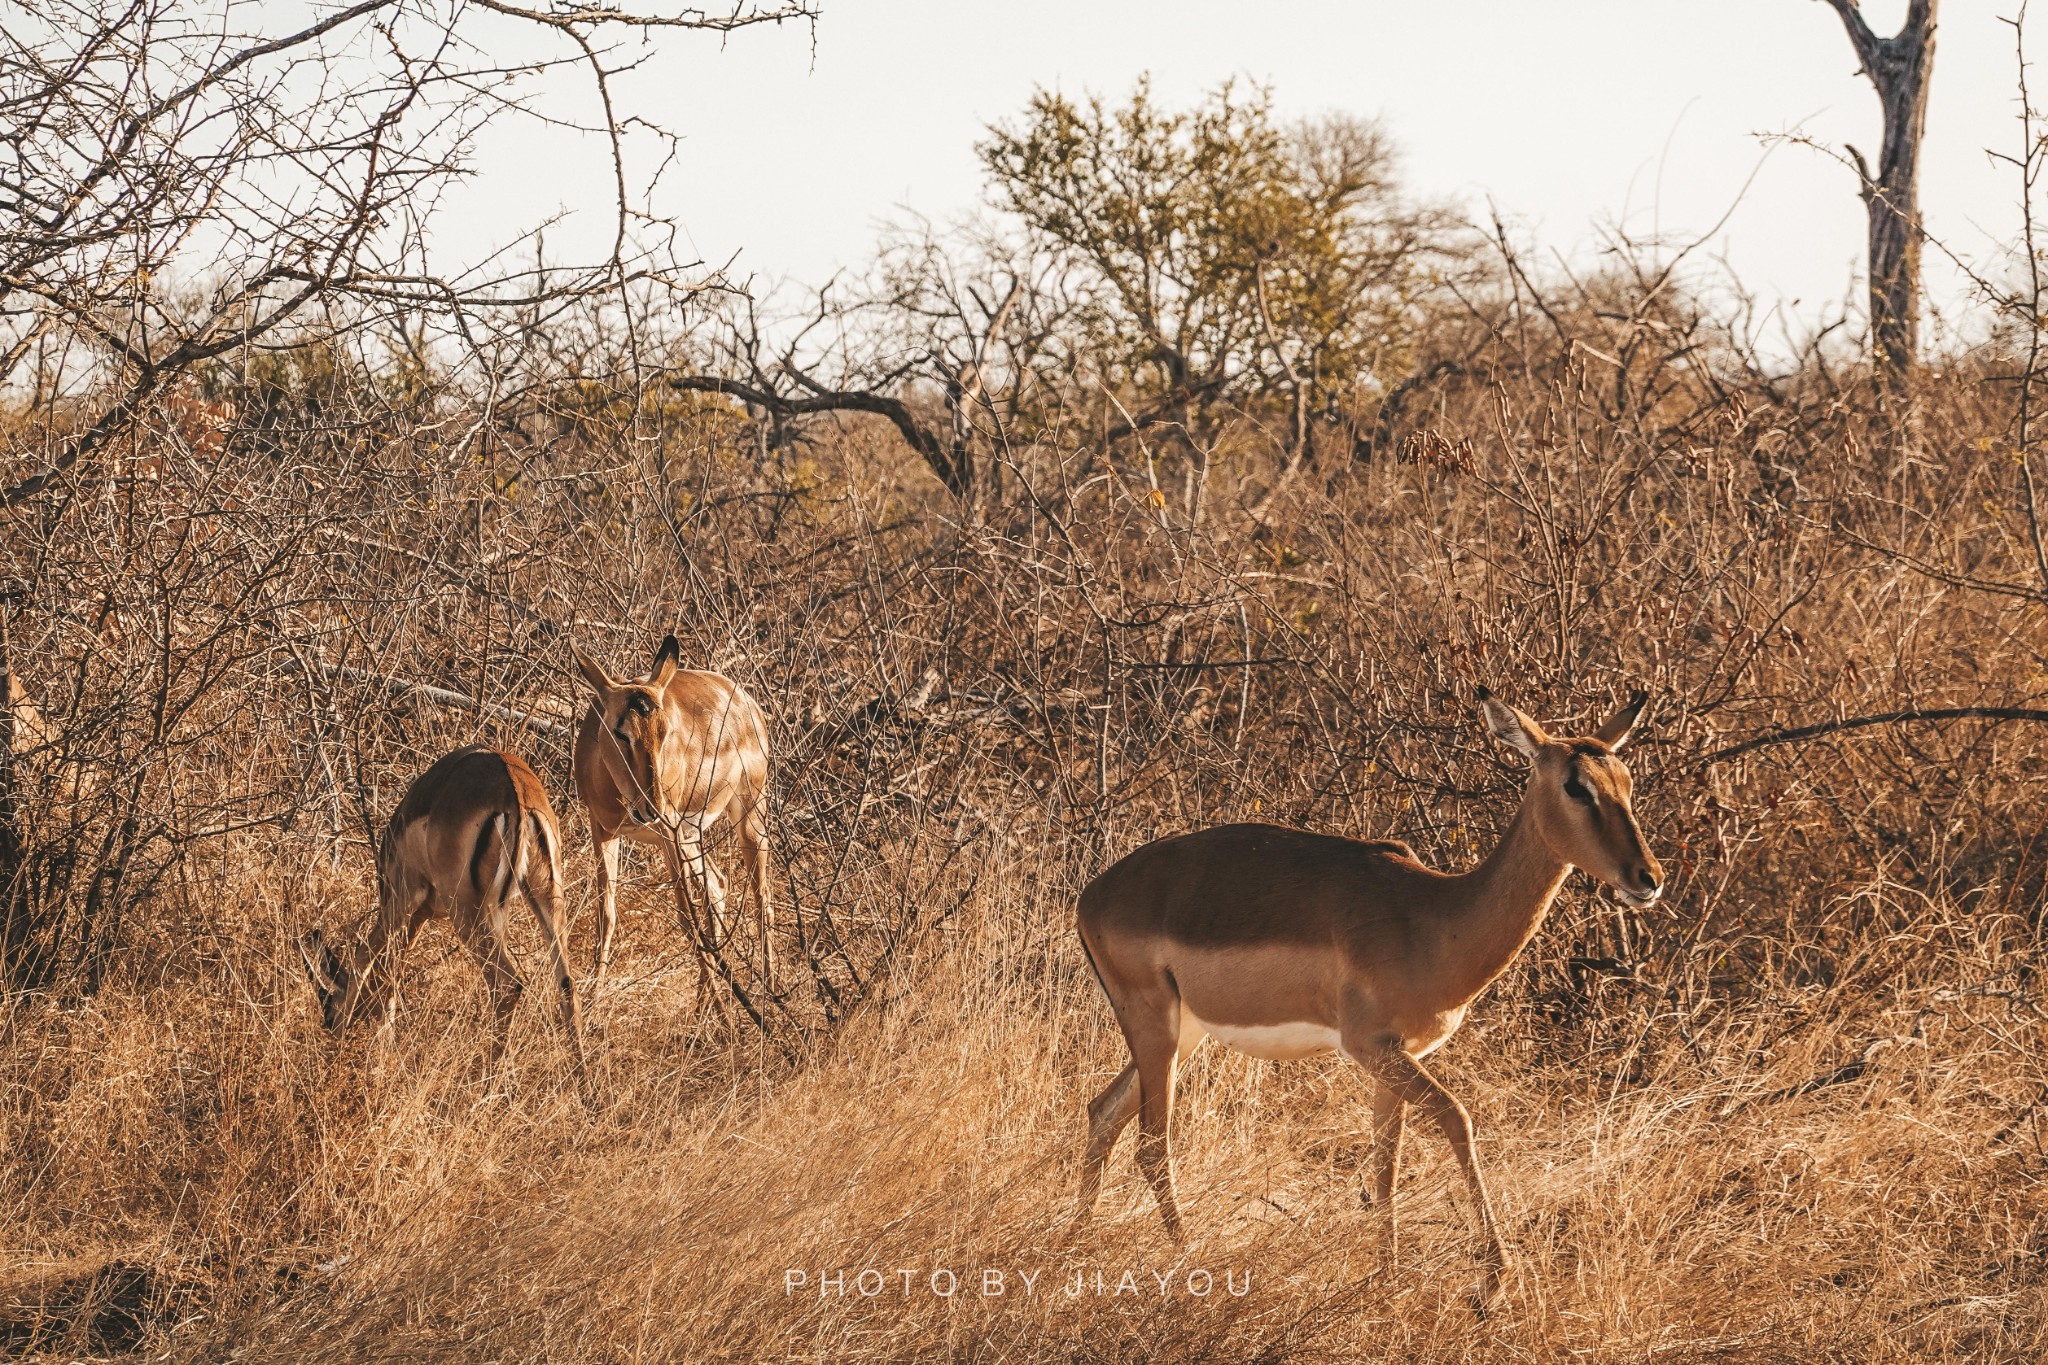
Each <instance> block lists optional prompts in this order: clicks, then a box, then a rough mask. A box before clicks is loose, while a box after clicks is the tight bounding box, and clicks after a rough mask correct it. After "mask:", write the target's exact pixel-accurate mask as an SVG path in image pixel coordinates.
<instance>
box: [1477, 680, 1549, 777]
mask: <svg viewBox="0 0 2048 1365" xmlns="http://www.w3.org/2000/svg"><path fill="white" fill-rule="evenodd" d="M1479 712H1480V714H1481V715H1483V716H1485V717H1486V728H1487V729H1489V730H1491V731H1493V737H1494V738H1495V739H1498V740H1501V741H1503V742H1504V743H1507V744H1511V745H1513V746H1514V748H1515V751H1516V752H1517V753H1519V754H1521V755H1522V757H1524V758H1527V759H1531V760H1534V759H1535V757H1536V755H1538V754H1540V753H1542V752H1543V746H1544V745H1546V744H1548V743H1550V736H1549V734H1548V733H1546V732H1545V730H1544V729H1543V727H1542V726H1540V725H1538V724H1537V723H1536V722H1535V721H1533V720H1531V719H1529V717H1528V716H1526V715H1524V714H1523V713H1522V712H1520V711H1517V710H1516V709H1515V708H1514V707H1512V706H1509V705H1508V704H1507V703H1506V702H1504V701H1502V700H1501V699H1500V698H1499V697H1496V696H1494V695H1493V693H1491V692H1489V691H1487V690H1486V689H1485V688H1483V687H1482V688H1480V689H1479Z"/></svg>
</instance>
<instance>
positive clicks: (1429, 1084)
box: [1344, 1039, 1508, 1311]
mask: <svg viewBox="0 0 2048 1365" xmlns="http://www.w3.org/2000/svg"><path fill="white" fill-rule="evenodd" d="M1344 1050H1345V1051H1346V1052H1347V1053H1349V1054H1350V1056H1351V1059H1352V1060H1353V1061H1355V1062H1357V1063H1358V1064H1359V1065H1360V1066H1363V1067H1365V1068H1366V1069H1367V1070H1368V1071H1370V1072H1371V1073H1372V1074H1373V1076H1374V1077H1375V1078H1377V1079H1378V1081H1379V1083H1380V1084H1381V1085H1382V1086H1384V1087H1385V1088H1386V1090H1388V1091H1389V1092H1391V1093H1392V1094H1393V1096H1394V1097H1395V1098H1396V1099H1398V1100H1400V1101H1402V1102H1404V1103H1406V1104H1412V1105H1414V1106H1415V1107H1416V1109H1417V1110H1419V1111H1420V1112H1421V1113H1422V1115H1423V1116H1424V1117H1426V1118H1428V1119H1429V1120H1430V1122H1432V1123H1434V1124H1435V1125H1436V1126H1437V1128H1438V1129H1439V1130H1440V1131H1441V1132H1442V1133H1443V1135H1444V1139H1445V1140H1446V1141H1447V1142H1449V1143H1450V1144H1451V1152H1452V1154H1453V1155H1454V1156H1456V1157H1457V1159H1458V1166H1459V1168H1460V1169H1461V1170H1463V1171H1464V1172H1465V1180H1466V1183H1467V1184H1468V1185H1469V1186H1470V1187H1471V1190H1472V1202H1473V1204H1474V1205H1475V1206H1476V1209H1477V1218H1478V1223H1479V1235H1480V1236H1481V1237H1482V1238H1483V1239H1484V1240H1485V1243H1486V1246H1485V1249H1484V1253H1483V1256H1484V1264H1485V1272H1484V1274H1483V1275H1482V1276H1481V1278H1480V1281H1479V1284H1478V1286H1477V1290H1476V1295H1475V1296H1476V1298H1477V1300H1478V1306H1479V1308H1480V1309H1481V1310H1482V1311H1483V1310H1484V1309H1485V1308H1486V1306H1487V1305H1488V1304H1490V1303H1492V1302H1493V1300H1494V1299H1495V1298H1496V1297H1497V1296H1498V1295H1499V1293H1500V1287H1501V1279H1502V1277H1503V1276H1504V1275H1505V1274H1506V1273H1507V1268H1508V1258H1507V1251H1506V1249H1505V1248H1503V1247H1502V1245H1501V1240H1500V1228H1499V1226H1498V1225H1497V1224H1496V1223H1495V1222H1494V1217H1493V1201H1492V1200H1490V1199H1488V1198H1487V1197H1486V1180H1485V1177H1483V1176H1482V1175H1480V1173H1479V1157H1478V1155H1477V1154H1476V1153H1475V1152H1474V1151H1473V1149H1472V1117H1471V1115H1469V1114H1467V1113H1466V1112H1465V1106H1464V1105H1462V1104H1460V1103H1458V1099H1457V1096H1455V1095H1453V1094H1451V1092H1450V1091H1448V1090H1446V1089H1444V1087H1443V1083H1442V1082H1441V1081H1439V1080H1437V1078H1436V1077H1434V1076H1432V1075H1430V1074H1429V1072H1428V1070H1427V1069H1425V1068H1424V1067H1423V1065H1422V1063H1421V1062H1419V1061H1417V1060H1416V1059H1415V1058H1413V1057H1410V1056H1409V1055H1408V1054H1407V1053H1405V1052H1403V1051H1402V1050H1401V1047H1400V1044H1399V1043H1398V1042H1397V1041H1396V1040H1393V1039H1382V1040H1375V1041H1372V1042H1361V1043H1360V1044H1354V1043H1352V1042H1350V1041H1347V1042H1346V1043H1345V1045H1344Z"/></svg>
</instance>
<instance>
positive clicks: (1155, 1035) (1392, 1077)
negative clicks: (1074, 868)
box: [1078, 689, 1663, 1304]
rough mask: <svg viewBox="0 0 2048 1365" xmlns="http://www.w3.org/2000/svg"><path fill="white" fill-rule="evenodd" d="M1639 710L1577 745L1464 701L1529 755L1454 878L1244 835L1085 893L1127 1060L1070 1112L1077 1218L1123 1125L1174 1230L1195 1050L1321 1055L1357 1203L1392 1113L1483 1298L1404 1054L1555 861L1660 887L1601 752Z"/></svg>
mask: <svg viewBox="0 0 2048 1365" xmlns="http://www.w3.org/2000/svg"><path fill="white" fill-rule="evenodd" d="M1643 700H1644V699H1643V698H1642V697H1641V696H1638V697H1637V698H1636V699H1635V700H1634V701H1632V702H1631V703H1629V705H1627V706H1625V707H1623V708H1622V709H1621V710H1620V711H1619V712H1617V713H1616V714H1615V715H1614V716H1612V717H1610V718H1609V719H1608V720H1607V721H1606V722H1605V723H1604V724H1602V725H1601V726H1600V728H1599V729H1598V730H1597V731H1596V732H1595V733H1594V734H1593V735H1592V736H1591V737H1590V738H1584V739H1553V738H1552V737H1551V736H1550V735H1549V734H1547V733H1546V732H1545V731H1544V730H1543V728H1542V727H1541V726H1539V725H1538V724H1537V723H1536V722H1535V721H1533V720H1531V719H1530V718H1529V717H1527V716H1525V715H1523V714H1522V713H1521V712H1520V711H1517V710H1516V709H1515V708H1513V707H1512V706H1507V705H1505V704H1503V703H1502V702H1500V701H1498V700H1496V699H1494V698H1493V697H1490V696H1488V695H1487V694H1486V692H1485V690H1484V689H1481V691H1480V705H1481V708H1482V709H1483V711H1484V713H1485V716H1486V723H1487V725H1488V727H1489V728H1490V729H1491V730H1492V731H1493V733H1494V734H1495V735H1496V736H1497V737H1499V738H1500V739H1502V740H1504V741H1506V742H1507V743H1508V744H1511V745H1513V746H1514V747H1515V748H1516V749H1517V750H1519V751H1520V752H1521V753H1522V754H1523V755H1524V756H1525V757H1526V758H1528V760H1529V764H1530V770H1529V782H1528V788H1527V791H1526V792H1525V794H1524V795H1523V797H1522V806H1521V809H1520V811H1518V812H1517V813H1516V815H1515V819H1514V823H1513V824H1512V825H1511V826H1510V827H1509V829H1508V832H1507V835H1506V837H1504V838H1503V839H1502V840H1501V843H1500V846H1499V847H1498V848H1496V849H1494V851H1493V853H1492V855H1491V856H1490V857H1488V858H1487V859H1486V860H1485V861H1484V862H1482V863H1480V864H1479V866H1477V867H1475V868H1473V869H1472V870H1470V871H1468V872H1465V873H1462V874H1460V875H1456V876H1452V875H1447V874H1445V873H1442V872H1437V871H1435V870H1433V869H1431V868H1427V867H1424V866H1423V865H1422V864H1421V863H1419V862H1417V861H1416V859H1415V854H1414V851H1413V850H1412V849H1410V848H1409V847H1408V846H1407V845H1406V844H1403V843H1397V842H1392V841H1387V842H1374V843H1362V842H1360V841H1358V840H1355V839H1343V838H1337V837H1333V836H1329V835H1321V834H1309V833H1305V832H1303V831H1301V830H1295V829H1283V828H1280V827H1278V826H1274V825H1255V824H1246V825H1224V826H1220V827H1217V828H1214V829H1206V830H1201V831H1199V832H1197V833H1193V834H1183V835H1180V836H1178V837H1175V838H1168V839H1160V840H1158V841H1156V842H1154V843H1150V844H1147V845H1145V846H1144V847H1143V848H1140V849H1138V850H1137V851H1136V852H1134V853H1132V854H1130V855H1129V856H1127V857H1125V858H1124V859H1123V860H1122V861H1121V862H1119V863H1117V864H1116V865H1115V866H1114V867H1111V868H1110V869H1109V870H1108V871H1106V872H1104V873H1103V874H1102V875H1101V876H1099V877H1097V878H1096V879H1095V880H1094V881H1093V882H1092V883H1090V884H1089V886H1088V888H1087V889H1086V890H1084V891H1083V892H1082V893H1081V904H1080V912H1079V916H1078V921H1079V922H1078V928H1079V931H1080V935H1081V944H1082V948H1083V950H1084V951H1085V952H1086V953H1087V955H1088V960H1089V963H1090V965H1092V966H1093V968H1094V969H1095V975H1096V978H1097V979H1098V980H1099V981H1100V982H1101V983H1102V989H1103V992H1104V993H1105V994H1106V995H1108V997H1109V1003H1110V1006H1111V1008H1112V1009H1114V1010H1115V1011H1116V1019H1117V1025H1118V1027H1120V1028H1121V1029H1122V1030H1123V1035H1124V1041H1125V1042H1126V1043H1127V1044H1128V1045H1129V1047H1130V1052H1131V1060H1130V1064H1129V1065H1127V1066H1126V1067H1124V1069H1123V1071H1122V1072H1121V1073H1120V1074H1119V1075H1118V1076H1117V1078H1116V1079H1115V1080H1114V1081H1112V1082H1110V1084H1109V1087H1108V1089H1106V1090H1104V1091H1103V1092H1102V1093H1101V1094H1100V1095H1098V1096H1096V1097H1095V1099H1094V1101H1093V1102H1092V1103H1090V1104H1089V1106H1088V1140H1087V1147H1086V1149H1085V1151H1084V1153H1083V1155H1082V1160H1081V1210H1080V1211H1081V1216H1082V1217H1083V1218H1085V1217H1087V1215H1088V1213H1089V1211H1090V1210H1091V1209H1092V1208H1093V1207H1094V1205H1095V1199H1096V1193H1097V1190H1098V1189H1099V1187H1100V1185H1101V1180H1102V1167H1103V1163H1104V1162H1105V1161H1106V1160H1107V1159H1108V1157H1109V1153H1110V1149H1111V1148H1112V1147H1114V1146H1115V1144H1116V1139H1117V1135H1118V1134H1119V1133H1120V1132H1122V1131H1123V1128H1124V1126H1125V1125H1126V1124H1128V1123H1129V1122H1130V1120H1131V1118H1132V1116H1133V1115H1136V1116H1137V1117H1138V1125H1139V1138H1138V1166H1139V1169H1140V1170H1142V1171H1143V1172H1144V1175H1145V1178H1146V1179H1147V1181H1149V1182H1150V1184H1151V1186H1152V1191H1153V1193H1154V1195H1155V1196H1157V1198H1158V1201H1159V1212H1160V1216H1161V1217H1162V1218H1164V1219H1165V1222H1166V1228H1167V1231H1168V1233H1169V1234H1171V1235H1172V1236H1173V1237H1174V1238H1176V1239H1178V1238H1179V1237H1180V1235H1181V1233H1180V1211H1179V1209H1178V1208H1177V1207H1176V1205H1175V1202H1174V1193H1173V1167H1172V1164H1171V1156H1170V1154H1169V1150H1168V1139H1167V1127H1168V1120H1169V1115H1170V1113H1171V1110H1172V1106H1173V1082H1174V1068H1175V1067H1176V1065H1177V1064H1178V1063H1179V1061H1180V1060H1181V1059H1182V1058H1184V1057H1186V1056H1187V1055H1188V1054H1189V1053H1190V1052H1192V1051H1194V1049H1195V1047H1196V1046H1197V1045H1198V1044H1199V1043H1200V1042H1201V1041H1202V1039H1203V1038H1204V1037H1205V1036H1207V1035H1210V1034H1213V1035H1215V1036H1216V1038H1218V1039H1219V1040H1220V1041H1222V1042H1223V1043H1224V1044H1226V1045H1227V1046H1230V1047H1233V1048H1236V1049H1237V1050H1238V1051H1240V1052H1245V1053H1249V1054H1250V1055H1252V1056H1254V1057H1265V1058H1273V1059H1289V1058H1295V1057H1305V1056H1308V1055H1310V1054H1311V1053H1316V1052H1322V1051H1325V1050H1327V1049H1330V1048H1337V1049H1340V1050H1341V1051H1343V1053H1344V1054H1345V1055H1346V1056H1348V1057H1350V1058H1351V1059H1352V1060H1353V1061H1355V1062H1357V1063H1358V1064H1359V1065H1360V1066H1362V1067H1364V1068H1365V1069H1366V1070H1367V1071H1368V1072H1369V1073H1371V1075H1372V1077H1373V1079H1374V1080H1375V1081H1376V1082H1377V1088H1376V1092H1375V1096H1374V1100H1373V1155H1374V1159H1375V1165H1376V1170H1375V1178H1374V1181H1373V1194H1374V1201H1375V1202H1376V1203H1379V1204H1383V1205H1384V1204H1386V1203H1387V1202H1388V1201H1389V1200H1390V1199H1391V1198H1392V1197H1393V1193H1394V1177H1395V1172H1396V1169H1397V1167H1398V1164H1399V1160H1400V1147H1401V1126H1402V1120H1403V1116H1404V1114H1405V1112H1406V1108H1407V1106H1408V1105H1411V1104H1412V1105H1414V1106H1416V1107H1417V1108H1418V1109H1420V1110H1421V1111H1422V1113H1423V1114H1424V1115H1426V1116H1427V1117H1428V1118H1429V1119H1430V1120H1431V1122H1433V1123H1434V1124H1435V1125H1436V1126H1437V1127H1438V1128H1439V1129H1440V1130H1441V1131H1442V1132H1443V1135H1444V1137H1445V1138H1446V1139H1447V1140H1448V1141H1449V1142H1450V1144H1451V1150H1452V1151H1453V1152H1454V1153H1455V1154H1456V1156H1457V1159H1458V1164H1459V1166H1460V1167H1461V1168H1462V1169H1463V1171H1464V1173H1465V1178H1466V1180H1467V1181H1468V1182H1469V1183H1470V1185H1471V1189H1472V1198H1473V1202H1474V1204H1475V1205H1476V1206H1477V1217H1478V1222H1479V1231H1480V1234H1481V1236H1482V1237H1483V1238H1484V1239H1485V1243H1486V1247H1485V1276H1484V1278H1483V1279H1482V1280H1481V1282H1480V1286H1479V1297H1480V1300H1481V1302H1482V1304H1483V1303H1484V1302H1486V1301H1488V1300H1490V1299H1492V1297H1493V1296H1494V1295H1495V1293H1497V1292H1498V1290H1499V1287H1500V1281H1501V1276H1502V1273H1503V1271H1504V1270H1505V1269H1506V1266H1507V1257H1506V1254H1505V1252H1504V1251H1503V1250H1502V1247H1501V1241H1500V1234H1499V1232H1498V1230H1497V1229H1496V1228H1495V1225H1494V1217H1493V1208H1492V1205H1491V1204H1490V1203H1489V1202H1488V1200H1487V1197H1486V1184H1485V1181H1484V1180H1483V1179H1482V1178H1481V1177H1480V1174H1479V1163H1478V1160H1477V1158H1476V1157H1475V1156H1474V1155H1473V1151H1472V1124H1471V1120H1470V1118H1469V1117H1468V1116H1467V1115H1466V1113H1465V1109H1464V1106H1463V1105H1461V1104H1459V1103H1458V1101H1457V1100H1456V1099H1455V1098H1454V1097H1453V1096H1452V1095H1451V1093H1450V1092H1449V1091H1448V1090H1446V1089H1444V1087H1443V1086H1442V1085H1441V1084H1440V1083H1439V1082H1438V1081H1437V1079H1436V1078H1435V1077H1434V1076H1432V1075H1431V1074H1430V1073H1429V1070H1428V1068H1426V1067H1425V1066H1424V1065H1423V1063H1422V1059H1423V1058H1425V1057H1427V1056H1428V1055H1429V1054H1430V1053H1431V1052H1433V1051H1435V1050H1436V1049H1437V1048H1438V1047H1440V1046H1442V1045H1443V1043H1444V1040H1445V1039H1447V1038H1449V1037H1450V1036H1451V1034H1452V1033H1454V1032H1455V1031H1456V1030H1457V1028H1458V1025H1459V1024H1461V1023H1462V1022H1464V1018H1465V1011H1466V1010H1467V1009H1468V1008H1470V1006H1471V1004H1472V1001H1473V1000H1474V998H1476V997H1477V996H1478V995H1479V993H1480V992H1481V991H1483V990H1485V989H1486V987H1487V985H1488V984H1489V983H1490V982H1492V981H1493V979H1494V978H1495V977H1497V976H1499V975H1500V974H1501V973H1502V972H1503V971H1505V970H1506V969H1507V967H1508V964H1509V963H1511V962H1513V961H1514V959H1515V956H1516V955H1517V954H1518V953H1520V952H1521V951H1522V947H1523V945H1524V944H1526V943H1528V941H1529V939H1530V937H1531V936H1532V935H1534V934H1535V932H1536V930H1537V927H1538V926H1539V925H1541V924H1542V922H1543V916H1544V915H1545V913H1546V912H1547V911H1548V910H1549V909H1550V904H1551V902H1552V901H1553V900H1554V899H1556V896H1557V892H1558V888H1559V887H1561V886H1562V885H1563V884H1564V879H1565V876H1566V874H1567V873H1569V872H1570V871H1571V869H1572V868H1573V867H1583V868H1585V869H1586V870H1587V871H1589V872H1591V873H1592V874H1593V875H1594V876H1596V877H1598V878H1600V879H1601V880H1602V881H1604V882H1606V883H1607V884H1609V885H1610V886H1612V887H1613V888H1614V889H1615V890H1616V891H1617V892H1618V893H1619V894H1620V895H1621V896H1622V897H1623V898H1624V899H1625V900H1627V901H1628V902H1630V903H1631V904H1635V905H1648V904H1650V903H1651V902H1653V901H1655V900H1656V899H1657V898H1658V896H1659V895H1661V894H1662V892H1663V885H1662V881H1661V877H1662V872H1661V869H1660V868H1659V867H1658V865H1657V860H1656V859H1655V858H1653V857H1652V856H1650V854H1649V852H1648V850H1647V849H1645V847H1644V846H1643V836H1642V831H1641V830H1640V829H1638V828H1637V826H1636V820H1635V815H1634V812H1633V811H1632V810H1631V809H1630V805H1629V797H1630V790H1631V784H1630V779H1629V774H1628V770H1627V769H1626V768H1624V767H1623V766H1622V764H1621V760H1620V759H1618V758H1616V757H1615V753H1616V751H1617V750H1619V749H1620V748H1621V747H1622V745H1623V743H1624V742H1625V741H1626V740H1627V739H1628V736H1629V732H1630V731H1631V730H1632V729H1633V728H1634V727H1635V724H1636V721H1637V719H1638V718H1639V717H1640V715H1641V713H1642V708H1643Z"/></svg>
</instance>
